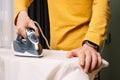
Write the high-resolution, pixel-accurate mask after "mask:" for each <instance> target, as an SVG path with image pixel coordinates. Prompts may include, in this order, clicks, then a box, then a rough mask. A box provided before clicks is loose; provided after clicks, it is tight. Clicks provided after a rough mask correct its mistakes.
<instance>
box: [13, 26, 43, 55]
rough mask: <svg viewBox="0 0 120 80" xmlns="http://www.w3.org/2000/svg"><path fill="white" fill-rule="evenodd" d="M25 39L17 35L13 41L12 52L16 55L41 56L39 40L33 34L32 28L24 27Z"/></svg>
mask: <svg viewBox="0 0 120 80" xmlns="http://www.w3.org/2000/svg"><path fill="white" fill-rule="evenodd" d="M26 34H27V39H24V38H23V37H22V36H20V35H18V36H17V38H16V40H15V41H13V49H14V54H15V55H16V56H27V57H41V56H43V53H42V46H41V44H40V42H39V38H38V37H37V36H36V35H35V31H34V29H32V28H27V29H26Z"/></svg>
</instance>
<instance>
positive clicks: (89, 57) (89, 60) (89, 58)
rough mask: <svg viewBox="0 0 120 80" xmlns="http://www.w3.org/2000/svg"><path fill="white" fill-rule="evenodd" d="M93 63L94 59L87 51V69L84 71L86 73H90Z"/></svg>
mask: <svg viewBox="0 0 120 80" xmlns="http://www.w3.org/2000/svg"><path fill="white" fill-rule="evenodd" d="M91 61H92V57H91V55H90V53H89V52H88V51H86V59H85V67H84V71H85V72H86V73H88V72H89V69H90V65H91Z"/></svg>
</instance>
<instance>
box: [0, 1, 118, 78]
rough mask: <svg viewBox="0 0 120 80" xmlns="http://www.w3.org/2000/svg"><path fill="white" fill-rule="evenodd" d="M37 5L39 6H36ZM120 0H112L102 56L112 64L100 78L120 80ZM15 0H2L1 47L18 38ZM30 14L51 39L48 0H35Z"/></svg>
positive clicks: (0, 3)
mask: <svg viewBox="0 0 120 80" xmlns="http://www.w3.org/2000/svg"><path fill="white" fill-rule="evenodd" d="M36 6H37V8H36ZM119 7H120V0H111V1H110V8H111V13H112V17H111V20H110V24H109V29H108V40H107V41H106V42H105V47H104V50H103V53H102V56H103V58H104V59H105V60H107V61H108V62H109V63H110V65H109V67H107V68H104V69H103V70H101V72H100V80H120V75H119V74H120V63H119V61H120V37H119V34H120V27H119V26H120V20H119V19H120V10H119ZM13 11H14V10H13V0H0V48H11V44H12V41H13V40H14V39H15V38H16V34H15V27H14V25H13ZM29 16H30V17H31V18H32V19H33V20H35V21H37V22H39V24H40V25H41V27H42V29H43V32H44V34H45V36H46V37H47V39H48V40H49V38H50V36H49V16H48V9H47V0H34V2H33V3H32V5H31V6H30V8H29ZM40 41H41V43H42V46H43V48H47V46H46V44H45V41H44V39H43V38H41V39H40Z"/></svg>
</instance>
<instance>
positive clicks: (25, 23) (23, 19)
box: [15, 11, 39, 38]
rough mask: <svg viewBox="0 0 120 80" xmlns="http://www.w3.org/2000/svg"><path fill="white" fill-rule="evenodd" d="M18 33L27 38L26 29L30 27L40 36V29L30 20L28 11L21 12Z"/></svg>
mask: <svg viewBox="0 0 120 80" xmlns="http://www.w3.org/2000/svg"><path fill="white" fill-rule="evenodd" d="M15 23H16V33H17V34H19V35H22V36H23V37H24V38H26V37H27V36H26V28H28V27H30V28H33V29H34V30H35V33H36V35H37V36H38V35H39V33H38V29H37V27H36V26H35V24H34V22H33V21H32V20H31V19H30V18H29V16H28V14H27V12H26V11H21V12H20V13H19V14H18V16H17V18H16V21H15Z"/></svg>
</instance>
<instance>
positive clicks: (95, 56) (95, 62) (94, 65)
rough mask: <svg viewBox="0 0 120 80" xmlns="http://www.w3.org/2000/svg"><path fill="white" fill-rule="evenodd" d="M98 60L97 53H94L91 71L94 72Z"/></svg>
mask: <svg viewBox="0 0 120 80" xmlns="http://www.w3.org/2000/svg"><path fill="white" fill-rule="evenodd" d="M97 62H98V57H97V54H96V53H92V63H91V68H90V72H92V71H93V70H95V69H96V65H97Z"/></svg>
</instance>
